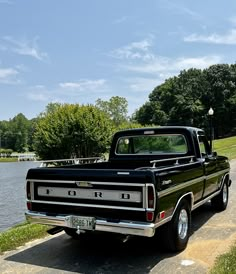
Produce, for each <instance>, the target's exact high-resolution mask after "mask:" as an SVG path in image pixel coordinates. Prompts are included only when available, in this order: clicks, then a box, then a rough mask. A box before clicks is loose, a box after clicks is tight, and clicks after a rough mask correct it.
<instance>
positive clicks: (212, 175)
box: [206, 168, 230, 179]
mask: <svg viewBox="0 0 236 274" xmlns="http://www.w3.org/2000/svg"><path fill="white" fill-rule="evenodd" d="M229 171H230V169H229V168H227V169H224V170H221V171H218V172H215V173H213V174H210V175H208V176H206V179H212V178H214V177H216V176H220V175H222V174H224V173H228V172H229Z"/></svg>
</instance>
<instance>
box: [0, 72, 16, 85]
mask: <svg viewBox="0 0 236 274" xmlns="http://www.w3.org/2000/svg"><path fill="white" fill-rule="evenodd" d="M18 74H19V72H18V70H16V69H14V68H0V83H1V84H17V83H20V81H19V80H18V79H17V78H16V76H17V75H18Z"/></svg>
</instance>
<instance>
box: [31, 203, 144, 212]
mask: <svg viewBox="0 0 236 274" xmlns="http://www.w3.org/2000/svg"><path fill="white" fill-rule="evenodd" d="M29 202H32V203H37V204H50V205H63V206H81V207H93V208H94V207H96V208H109V209H120V210H130V211H145V210H146V209H145V208H139V207H124V206H122V207H121V206H120V207H119V206H109V205H96V204H94V205H91V204H77V203H65V202H52V201H40V200H30V201H29Z"/></svg>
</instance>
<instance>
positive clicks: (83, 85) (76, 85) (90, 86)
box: [59, 79, 106, 91]
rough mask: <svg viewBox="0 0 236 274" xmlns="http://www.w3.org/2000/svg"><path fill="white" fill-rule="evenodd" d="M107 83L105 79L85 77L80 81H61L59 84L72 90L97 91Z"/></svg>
mask: <svg viewBox="0 0 236 274" xmlns="http://www.w3.org/2000/svg"><path fill="white" fill-rule="evenodd" d="M105 83H106V80H105V79H98V80H89V79H83V80H79V81H78V82H65V83H60V84H59V86H60V88H62V89H66V90H71V91H96V90H97V89H99V88H102V87H104V85H105Z"/></svg>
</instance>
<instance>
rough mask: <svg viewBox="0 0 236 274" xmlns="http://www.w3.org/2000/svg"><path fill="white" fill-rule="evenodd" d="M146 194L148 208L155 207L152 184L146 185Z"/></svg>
mask: <svg viewBox="0 0 236 274" xmlns="http://www.w3.org/2000/svg"><path fill="white" fill-rule="evenodd" d="M147 190H148V195H147V198H148V208H153V209H154V207H155V205H154V199H155V196H154V189H153V187H152V186H148V189H147Z"/></svg>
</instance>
